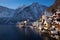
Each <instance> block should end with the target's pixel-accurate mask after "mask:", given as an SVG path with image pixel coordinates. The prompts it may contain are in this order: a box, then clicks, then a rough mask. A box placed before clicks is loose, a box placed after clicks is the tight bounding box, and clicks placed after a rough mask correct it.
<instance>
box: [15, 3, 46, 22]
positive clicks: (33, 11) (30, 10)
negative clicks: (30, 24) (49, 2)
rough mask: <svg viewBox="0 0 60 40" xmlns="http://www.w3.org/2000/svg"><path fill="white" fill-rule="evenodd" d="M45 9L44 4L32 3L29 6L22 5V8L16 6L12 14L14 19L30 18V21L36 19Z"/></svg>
mask: <svg viewBox="0 0 60 40" xmlns="http://www.w3.org/2000/svg"><path fill="white" fill-rule="evenodd" d="M46 9H47V7H46V6H44V5H40V4H39V3H32V4H31V5H29V6H24V7H23V8H18V9H17V10H18V11H17V10H16V12H15V15H14V17H15V18H14V20H15V21H22V20H26V19H30V20H31V21H34V20H37V19H38V18H39V17H40V16H41V15H42V14H43V13H44V11H45V10H46Z"/></svg>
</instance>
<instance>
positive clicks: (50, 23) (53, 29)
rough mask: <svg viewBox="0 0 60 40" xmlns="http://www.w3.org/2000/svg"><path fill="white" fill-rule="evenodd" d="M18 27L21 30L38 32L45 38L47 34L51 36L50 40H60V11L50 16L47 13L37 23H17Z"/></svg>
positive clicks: (55, 11) (27, 21)
mask: <svg viewBox="0 0 60 40" xmlns="http://www.w3.org/2000/svg"><path fill="white" fill-rule="evenodd" d="M17 27H19V28H27V29H29V28H31V29H32V30H37V31H36V32H37V33H39V34H40V35H42V36H43V39H44V34H45V39H46V36H47V37H48V35H47V34H49V35H50V37H51V38H50V39H52V38H53V39H56V40H60V9H59V8H58V9H56V10H54V11H52V13H51V14H50V15H49V16H48V15H47V12H46V11H45V12H44V14H43V15H42V16H41V17H40V18H39V19H38V20H37V21H35V22H30V21H29V19H27V20H25V21H22V22H17Z"/></svg>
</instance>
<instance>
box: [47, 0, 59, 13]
mask: <svg viewBox="0 0 60 40" xmlns="http://www.w3.org/2000/svg"><path fill="white" fill-rule="evenodd" d="M58 7H59V8H60V0H55V3H54V4H53V5H52V6H50V7H49V8H48V9H47V11H48V12H50V11H52V10H53V9H56V8H58Z"/></svg>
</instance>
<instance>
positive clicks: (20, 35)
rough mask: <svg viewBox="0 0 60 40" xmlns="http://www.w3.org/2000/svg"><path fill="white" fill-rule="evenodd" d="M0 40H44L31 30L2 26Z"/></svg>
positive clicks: (0, 26)
mask: <svg viewBox="0 0 60 40" xmlns="http://www.w3.org/2000/svg"><path fill="white" fill-rule="evenodd" d="M0 40H42V37H41V36H40V35H39V34H38V33H36V32H35V31H34V30H32V29H30V28H27V29H26V28H17V27H16V25H8V24H0Z"/></svg>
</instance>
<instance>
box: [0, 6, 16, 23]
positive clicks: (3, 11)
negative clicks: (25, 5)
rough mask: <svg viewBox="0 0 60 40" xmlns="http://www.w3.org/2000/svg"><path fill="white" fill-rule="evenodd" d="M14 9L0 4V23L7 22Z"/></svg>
mask: <svg viewBox="0 0 60 40" xmlns="http://www.w3.org/2000/svg"><path fill="white" fill-rule="evenodd" d="M14 12H15V10H14V9H10V8H7V7H3V6H0V23H7V22H8V21H9V20H10V19H11V18H12V17H13V15H14Z"/></svg>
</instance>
